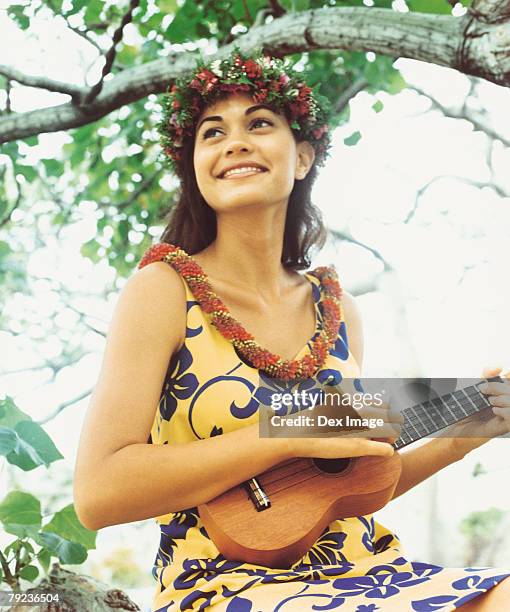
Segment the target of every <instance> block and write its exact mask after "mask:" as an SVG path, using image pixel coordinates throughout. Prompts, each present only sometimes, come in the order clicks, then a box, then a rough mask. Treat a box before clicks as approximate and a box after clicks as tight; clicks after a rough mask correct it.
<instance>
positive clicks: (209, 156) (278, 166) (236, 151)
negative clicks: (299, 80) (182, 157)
mask: <svg viewBox="0 0 510 612" xmlns="http://www.w3.org/2000/svg"><path fill="white" fill-rule="evenodd" d="M313 159H314V150H313V147H312V146H311V145H310V144H309V143H308V142H300V143H296V141H295V140H294V136H293V134H292V131H291V129H290V127H289V124H288V122H287V119H286V118H285V116H283V115H280V114H277V113H276V112H274V111H272V110H271V109H270V108H268V107H267V106H264V105H261V104H257V103H256V102H254V101H253V99H252V98H251V96H249V95H244V94H240V95H235V96H230V97H228V98H226V99H224V100H220V101H218V102H216V103H215V104H214V105H211V106H209V107H208V108H206V109H205V110H204V112H203V113H202V115H201V116H200V117H199V119H198V122H197V130H196V137H195V148H194V154H193V163H194V166H195V174H196V178H197V184H198V188H199V189H200V192H201V194H202V196H203V197H204V199H205V200H206V202H207V203H208V204H209V205H210V206H211V207H212V208H213V209H214V210H232V209H233V208H238V207H241V206H249V205H253V204H255V205H270V204H275V203H284V204H286V203H287V202H288V198H289V195H290V193H291V191H292V188H293V186H294V181H295V180H296V179H302V178H304V177H305V176H306V173H307V172H308V170H309V169H310V166H311V165H312V162H313Z"/></svg>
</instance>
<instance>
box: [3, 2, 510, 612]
mask: <svg viewBox="0 0 510 612" xmlns="http://www.w3.org/2000/svg"><path fill="white" fill-rule="evenodd" d="M53 4H54V6H52V3H51V2H45V3H42V2H38V3H37V2H32V3H28V4H21V3H20V4H14V3H12V2H3V3H1V2H0V31H1V33H2V35H1V37H0V57H1V58H2V59H1V63H2V64H6V65H7V64H8V65H9V66H10V67H11V68H12V69H16V70H19V71H21V72H22V73H26V74H30V75H36V76H40V77H44V78H50V79H53V80H55V81H61V82H66V83H71V84H75V85H83V84H84V83H87V84H89V85H91V84H93V83H95V82H96V81H97V80H98V79H99V78H100V75H101V69H102V67H103V64H104V62H103V60H102V59H101V57H102V55H101V54H102V53H103V52H104V50H105V49H107V48H108V46H109V35H111V28H109V26H104V25H103V27H101V25H100V22H103V24H104V23H108V24H109V25H111V24H113V26H112V27H116V26H117V25H118V22H119V21H120V19H119V16H121V15H122V14H123V13H125V11H126V8H127V4H126V5H125V6H124V5H123V3H117V4H116V5H114V4H113V3H104V2H89V3H84V2H81V3H80V2H76V1H75V2H70V1H67V4H66V2H61V1H60V2H57V1H56V0H55V2H54V3H53ZM80 4H81V7H78V5H80ZM143 4H144V6H145V8H144V10H143V12H142V11H140V12H138V13H136V14H135V17H136V19H134V20H133V23H129V24H128V25H127V26H126V27H125V28H124V32H123V37H122V42H121V43H120V45H119V47H118V50H117V56H116V58H115V69H114V70H113V71H112V74H111V75H109V76H113V75H116V74H120V73H121V72H122V71H124V70H128V69H129V68H130V67H132V66H135V65H138V64H141V63H143V60H145V61H146V60H149V59H155V58H156V57H158V56H164V55H167V54H168V52H169V49H173V50H176V51H182V50H194V49H196V48H200V49H202V51H203V52H204V53H208V52H212V51H214V49H215V45H216V46H217V44H218V41H219V42H220V43H221V42H223V41H222V40H221V36H220V34H221V31H220V32H219V33H218V32H217V31H216V32H215V31H214V28H212V27H211V28H210V29H209V30H207V32H206V31H202V32H201V33H200V28H199V27H198V24H199V23H200V22H199V18H198V17H196V18H194V17H193V16H190V17H189V18H188V21H189V20H191V21H193V19H195V21H194V22H193V23H194V24H195V26H194V28H195V29H194V31H193V34H190V32H188V31H187V30H185V26H184V25H182V24H181V22H179V21H178V19H181V21H182V20H183V18H184V17H183V15H182V14H181V16H180V17H178V15H179V14H180V13H179V11H181V13H182V10H181V9H183V7H185V6H188V4H189V3H182V2H181V3H177V2H172V1H171V0H167V1H165V2H162V1H159V2H145V3H143ZM206 4H207V3H206ZM216 4H217V5H219V4H221V3H216ZM225 4H229V3H225ZM233 4H234V5H235V4H236V3H233ZM281 4H282V5H285V3H283V2H282V3H281ZM364 4H365V6H366V7H370V6H372V5H373V4H374V3H373V2H372V3H370V2H365V3H364ZM379 4H380V5H383V4H384V5H385V6H388V7H389V8H391V7H392V8H393V10H396V11H398V10H401V11H404V9H403V8H402V7H403V6H404V7H405V6H406V5H405V3H403V2H402V3H398V2H397V3H379ZM465 4H466V3H465ZM30 5H31V6H30ZM57 5H58V6H57ZM85 5H87V6H85ZM445 5H448V3H446V2H445ZM250 6H251V5H250ZM77 7H78V8H77ZM91 7H92V8H91ZM455 7H456V8H455ZM75 9H77V10H75ZM187 10H191V9H187ZM451 10H452V9H451V7H450V13H451ZM463 10H464V11H465V8H464V7H462V5H461V4H456V5H455V6H454V11H456V14H458V15H462V11H463ZM94 11H95V13H94ZM404 12H405V11H404ZM444 12H446V10H445V11H444ZM174 14H175V15H176V16H175V17H174ZM453 14H455V12H454V13H453ZM200 19H203V20H205V18H204V17H201V18H200ZM176 21H177V24H176V23H175V22H176ZM238 21H239V22H242V19H238ZM95 25H96V26H99V27H95ZM186 27H190V26H189V24H187V25H186ZM204 27H205V26H204ZM232 27H233V26H230V29H231V30H232ZM239 27H242V26H239ZM179 28H180V29H179ZM245 29H246V27H245ZM240 31H242V30H240ZM188 41H191V42H188ZM110 42H111V41H110ZM315 53H317V55H316V57H315V59H314V63H313V67H314V70H315V74H316V77H317V76H319V77H320V75H321V66H322V69H323V70H326V68H327V70H331V71H333V72H332V74H333V73H334V75H336V76H335V78H336V81H335V80H334V79H333V80H332V79H331V78H329V79H323V80H324V82H327V83H328V84H329V85H328V86H330V87H333V85H334V86H335V87H336V88H337V89H338V88H341V87H342V89H341V91H343V92H344V93H345V92H346V91H348V92H350V94H351V95H349V96H348V97H347V98H346V99H344V100H343V102H342V103H343V106H342V107H339V113H338V121H337V127H336V128H335V130H334V137H333V140H334V146H333V149H332V153H331V156H330V158H329V160H328V162H327V164H326V166H325V167H324V168H323V169H322V171H321V173H320V176H319V179H318V181H317V183H316V185H315V188H314V202H315V203H316V204H317V205H318V206H319V208H320V209H321V210H322V212H323V215H324V219H325V222H326V225H327V227H328V228H329V230H330V238H329V241H328V244H327V246H326V247H325V248H324V249H323V250H322V252H320V253H319V254H317V256H316V258H315V260H314V261H313V262H312V267H315V266H317V265H323V264H329V263H334V264H335V266H336V268H337V270H338V272H339V276H340V281H341V283H342V285H343V286H344V288H345V289H346V290H348V291H349V292H351V293H352V294H353V295H355V296H357V299H358V303H359V305H360V307H361V310H362V314H363V320H364V327H365V365H364V375H365V376H367V377H368V376H377V377H383V376H402V377H404V376H413V377H414V376H423V377H448V376H452V377H477V376H479V375H481V372H482V368H483V367H484V366H487V365H501V366H502V367H504V368H506V369H508V368H509V367H510V359H509V357H510V356H509V346H510V327H509V326H508V307H509V301H510V289H509V286H510V285H509V281H508V265H509V261H508V257H509V256H508V241H509V238H510V172H509V168H510V124H509V122H508V108H510V92H509V90H508V89H507V88H504V87H501V86H498V85H494V84H492V83H489V82H488V81H484V80H481V79H477V78H474V77H470V76H466V75H464V74H461V73H460V72H457V71H454V70H451V69H449V68H444V67H440V66H437V65H433V64H428V63H424V62H418V61H414V60H408V59H399V60H397V61H396V62H394V61H393V60H392V59H390V58H387V57H383V56H378V55H376V54H374V53H372V52H367V53H361V52H341V53H340V52H335V53H334V54H330V53H327V52H320V51H319V52H315ZM338 57H341V58H342V62H339V61H338ZM335 58H336V59H335ZM307 61H308V55H307V54H304V56H303V65H304V64H306V63H307ZM342 66H343V67H342ZM2 75H3V76H2ZM107 79H108V77H107ZM317 80H320V79H319V78H317ZM327 93H328V92H327ZM331 96H332V93H331V91H330V92H329V93H328V97H330V98H331ZM68 100H69V96H68V95H65V94H63V93H56V92H51V91H47V90H44V89H41V88H40V87H29V86H26V85H23V84H20V83H18V82H16V81H15V79H12V78H7V76H5V74H4V73H2V71H1V70H0V109H1V110H2V114H1V115H0V123H1V120H2V119H3V118H4V117H5V116H7V114H8V113H9V112H10V111H12V112H15V113H27V112H29V111H32V110H35V109H44V108H48V107H52V106H55V105H59V104H64V103H66V102H67V101H68ZM159 108H160V107H159V104H158V96H157V95H154V94H150V95H149V96H148V97H146V98H143V99H141V100H138V101H136V102H134V103H131V104H128V105H125V106H121V107H120V108H118V109H116V110H113V111H112V112H111V113H110V114H108V115H106V116H105V117H103V118H101V119H99V120H98V121H95V122H93V123H90V124H87V125H84V126H82V127H79V128H74V129H71V130H68V131H57V132H54V133H43V134H40V135H38V136H32V137H30V138H24V139H20V140H17V141H11V142H8V143H6V144H4V145H1V148H0V182H1V185H0V274H1V287H0V297H1V300H2V312H1V315H0V317H1V319H0V320H1V324H2V331H1V332H0V355H2V359H1V363H0V367H1V370H2V372H1V376H0V399H1V398H2V397H3V398H7V397H9V398H12V401H11V400H8V401H9V402H10V403H9V404H7V403H6V402H7V400H5V401H4V404H3V406H4V409H6V411H5V410H4V412H5V414H7V416H8V415H9V414H11V415H12V414H13V410H14V409H13V408H12V406H13V405H15V406H17V409H19V410H21V411H22V412H23V413H24V414H25V415H28V417H29V418H30V419H31V420H32V421H33V422H34V423H35V424H36V425H37V426H38V427H39V429H37V431H39V430H40V429H42V430H44V432H45V433H46V434H47V436H48V437H49V438H51V440H52V441H53V443H54V445H55V447H56V448H57V449H58V451H59V452H60V454H61V456H62V457H61V458H59V459H58V460H56V458H55V457H53V459H51V461H50V460H49V459H48V461H44V456H43V457H42V458H43V460H41V461H40V462H39V463H38V462H37V457H36V456H35V455H33V453H32V455H31V458H32V459H31V460H32V464H30V465H29V466H28V467H27V465H25V467H22V469H21V470H20V469H18V468H19V467H21V466H20V463H19V462H18V463H16V462H15V461H10V460H9V461H5V462H3V463H2V467H1V470H0V493H1V495H0V499H4V500H5V499H7V498H6V496H8V495H11V497H10V498H9V500H10V501H11V502H12V500H13V499H14V498H13V497H12V492H13V491H21V492H26V493H27V494H30V496H32V497H33V498H34V499H37V500H39V502H40V506H41V516H42V519H43V520H44V517H49V516H51V517H53V518H52V521H53V523H54V525H56V519H55V516H56V514H55V513H57V514H58V513H60V514H58V516H59V517H61V516H63V515H62V514H61V511H62V509H63V508H66V512H71V510H70V509H69V505H70V504H72V471H73V466H74V461H75V456H76V449H77V445H78V438H79V434H80V429H81V424H82V420H83V417H84V414H85V410H86V407H87V402H88V399H89V395H90V393H91V390H92V387H93V385H94V383H95V380H96V377H97V374H98V371H99V367H100V362H101V355H102V351H103V347H104V341H105V333H106V330H107V328H108V322H109V320H110V317H111V314H112V310H113V307H114V305H115V302H116V299H117V295H118V293H119V291H120V289H121V288H122V286H123V284H124V283H125V281H126V279H127V277H129V275H130V274H132V273H133V272H134V270H135V267H136V263H137V261H138V259H139V257H140V255H141V253H142V252H143V251H144V250H145V248H146V247H147V246H148V245H149V244H151V243H152V242H155V241H157V239H158V237H159V235H160V233H161V231H162V228H163V226H164V216H165V214H166V212H167V211H168V209H169V207H170V206H171V204H172V202H173V198H174V191H175V187H176V181H175V178H174V177H172V176H171V175H170V173H169V172H168V170H165V168H164V166H163V165H162V164H161V160H160V159H159V158H158V154H159V149H158V145H157V141H158V136H157V133H156V132H155V129H154V124H155V122H156V120H157V116H158V111H159ZM7 408H8V409H7ZM9 411H10V412H9ZM0 414H1V410H0ZM120 418H122V414H119V419H120ZM18 421H19V419H18ZM11 424H13V421H11ZM0 425H3V426H5V427H9V422H7V421H5V419H4V422H2V421H0ZM34 430H35V425H34ZM18 433H20V436H21V431H19V432H18ZM38 435H39V434H38ZM43 435H44V434H40V436H41V438H40V440H42V436H43ZM21 437H22V436H21ZM6 439H7V438H6ZM26 439H27V440H28V438H26ZM2 442H3V438H1V437H0V446H1V444H2ZM6 443H7V442H6ZM41 444H42V445H43V446H44V444H43V443H42V442H41ZM45 444H46V449H47V448H48V443H47V442H46V443H45ZM11 448H13V447H9V449H11ZM508 448H509V442H508V439H499V440H493V441H491V442H490V443H488V444H486V445H484V446H483V447H481V448H480V449H478V450H477V451H475V452H473V453H472V454H470V455H469V456H468V457H466V459H465V460H463V461H462V462H460V463H457V464H455V465H452V466H450V467H448V468H446V469H445V470H443V471H442V472H441V473H439V474H437V475H436V476H434V477H433V478H431V479H429V480H428V481H426V482H425V483H423V484H421V485H419V486H418V487H416V488H415V489H413V490H412V491H411V492H409V493H408V494H406V495H405V496H403V497H402V498H399V499H397V500H395V501H394V502H392V503H391V504H389V505H388V506H387V507H386V508H384V509H383V510H382V511H380V512H379V513H378V514H377V515H376V518H377V519H378V520H379V521H380V522H382V523H383V524H385V525H387V526H388V527H389V528H391V529H392V530H394V531H395V532H396V533H397V534H398V535H399V536H400V538H401V540H402V544H403V547H404V549H405V550H406V552H407V554H408V556H409V557H410V558H412V559H416V560H421V561H427V562H431V563H437V564H444V565H454V566H461V565H462V566H476V565H482V566H486V565H500V566H507V567H509V566H510V539H509V538H510V536H509V535H508V534H509V533H510V529H509V527H510V512H509V507H510V491H509V489H508V487H507V486H504V485H503V483H506V482H508V478H509V475H510V457H509V453H508ZM4 450H5V449H4ZM25 451H26V448H25ZM25 451H24V452H25ZM11 452H15V451H11ZM17 453H18V454H17V456H18V457H19V456H21V454H22V451H20V450H19V449H18V451H17ZM2 454H4V455H8V453H7V452H3V453H2ZM39 454H40V455H44V453H39ZM50 454H51V453H50ZM11 458H12V457H11ZM44 463H48V465H49V464H51V465H49V467H47V466H45V465H44ZM11 464H14V465H11ZM20 500H21V498H20ZM20 500H18V501H19V503H23V504H25V503H28V501H30V500H28V498H24V500H21V501H20ZM13 503H14V502H13ZM16 503H18V502H16ZM31 503H32V502H31ZM10 507H11V508H12V504H11V506H10ZM6 513H7V514H6ZM6 517H7V518H6ZM0 520H2V521H3V523H4V527H5V526H6V525H7V528H6V529H5V530H4V531H3V532H2V533H1V536H0V548H2V550H3V551H4V558H7V557H8V555H7V553H6V552H5V551H6V550H7V549H8V546H9V544H10V543H12V542H13V540H17V539H19V538H23V537H24V538H25V539H26V538H28V537H29V536H30V537H33V538H34V539H35V541H37V542H38V543H39V544H40V545H41V546H42V545H43V544H44V546H46V548H47V549H48V550H49V551H50V552H51V551H55V550H57V547H55V543H53V544H52V543H51V542H50V541H49V539H48V538H46V540H44V539H43V540H40V538H39V540H38V539H37V537H35V535H34V534H35V531H33V532H31V531H30V530H29V529H28V527H27V526H25V531H23V530H22V531H21V532H20V530H19V528H18V529H17V530H16V528H14V529H13V528H12V524H14V523H16V521H14V520H12V517H11V520H9V519H8V504H6V503H5V502H4V503H3V504H2V503H0ZM38 520H39V519H38ZM73 520H75V519H74V518H73ZM36 523H37V522H36ZM39 523H40V520H39ZM8 525H11V527H10V528H9V527H8ZM73 525H74V527H73V528H72V530H70V531H68V532H66V530H65V529H64V528H63V527H62V528H60V530H59V529H57V528H56V527H55V529H54V530H53V531H52V530H51V529H50V530H46V531H47V533H48V532H49V531H52V533H59V534H60V536H59V537H60V538H61V540H62V541H63V542H67V543H69V542H73V541H75V542H80V544H78V546H81V547H82V548H83V549H84V550H85V553H84V555H83V550H82V551H79V550H78V549H76V550H75V551H74V552H75V553H76V554H78V552H80V553H81V556H80V555H78V556H77V557H73V556H72V555H71V556H68V557H64V558H63V559H62V558H61V562H62V560H64V561H65V560H67V561H73V562H72V563H69V564H68V565H66V564H65V563H63V565H64V567H67V568H68V569H70V570H73V571H79V572H81V573H86V574H89V575H91V576H94V577H96V578H97V579H99V580H102V581H104V582H105V583H107V584H109V585H112V586H116V587H119V588H122V589H124V590H125V591H126V592H127V593H128V594H129V595H130V596H131V597H132V599H133V600H134V601H136V602H137V603H138V604H139V605H140V606H144V608H143V609H148V606H149V605H150V601H151V598H152V593H153V591H154V588H155V582H154V581H153V578H152V576H151V569H152V564H153V561H154V558H155V556H156V552H157V548H158V544H159V530H158V527H157V525H156V523H155V522H154V521H150V520H149V521H142V522H139V523H133V524H128V525H117V526H114V527H109V528H106V529H103V530H101V531H100V532H99V533H98V534H97V537H96V538H95V541H93V540H91V539H90V537H89V535H90V534H84V533H82V532H80V531H79V528H78V527H77V526H76V523H73ZM36 526H37V525H36ZM39 527H40V524H39ZM84 531H85V530H84ZM20 533H21V535H20ZM23 534H24V535H23ZM40 542H43V544H41V543H40ZM60 543H62V542H60ZM52 546H53V548H52ZM94 546H95V547H94ZM13 550H14V549H11V551H10V552H13ZM7 552H9V551H7ZM48 554H49V553H48ZM51 554H52V555H53V556H56V553H55V552H51ZM69 554H71V553H69ZM73 554H74V553H73ZM77 559H80V560H81V561H77ZM42 560H43V566H42V567H44V559H42ZM46 560H47V559H46ZM31 566H32V567H38V566H37V563H32V564H31ZM4 573H5V572H4ZM37 574H38V575H39V577H41V576H42V574H43V572H42V569H41V568H39V569H38V570H37ZM37 574H36V573H35V570H32V571H29V570H25V575H24V577H23V581H22V582H21V584H22V585H23V586H24V587H26V586H27V584H28V583H29V582H32V581H34V580H35V579H36V576H37Z"/></svg>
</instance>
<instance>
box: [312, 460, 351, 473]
mask: <svg viewBox="0 0 510 612" xmlns="http://www.w3.org/2000/svg"><path fill="white" fill-rule="evenodd" d="M313 462H314V464H315V465H316V466H317V468H318V469H319V470H320V471H321V472H325V473H326V474H341V473H342V472H345V470H346V469H347V468H348V467H349V465H350V463H351V460H350V459H349V458H344V457H343V458H341V459H314V460H313Z"/></svg>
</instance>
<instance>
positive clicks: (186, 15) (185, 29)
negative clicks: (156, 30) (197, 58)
mask: <svg viewBox="0 0 510 612" xmlns="http://www.w3.org/2000/svg"><path fill="white" fill-rule="evenodd" d="M199 18H200V11H199V9H198V7H197V6H196V4H195V2H190V0H186V1H185V3H184V4H183V5H182V6H181V8H180V9H179V11H178V12H177V13H176V15H175V17H174V19H173V21H172V23H171V24H170V25H169V26H168V28H167V31H166V38H168V40H170V41H171V42H173V43H184V42H188V41H190V40H195V39H196V37H197V36H196V27H195V26H196V23H197V21H198V20H199Z"/></svg>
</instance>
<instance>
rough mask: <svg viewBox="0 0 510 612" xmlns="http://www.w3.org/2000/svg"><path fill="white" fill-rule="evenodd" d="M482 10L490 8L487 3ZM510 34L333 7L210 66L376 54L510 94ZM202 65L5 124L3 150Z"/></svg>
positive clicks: (148, 69) (175, 67) (295, 20)
mask: <svg viewBox="0 0 510 612" xmlns="http://www.w3.org/2000/svg"><path fill="white" fill-rule="evenodd" d="M486 1H493V0H486ZM478 6H479V7H480V6H483V3H481V0H480V2H479V3H478ZM509 32H510V28H509V27H508V23H504V24H500V23H498V24H496V25H493V24H487V23H483V22H481V21H478V20H477V19H475V18H474V17H473V15H471V14H469V13H468V14H466V15H465V16H464V17H453V16H449V15H430V14H424V13H399V12H396V11H393V10H390V9H379V8H371V9H370V10H367V9H366V8H361V7H341V8H338V7H334V8H333V7H329V8H322V9H315V10H313V11H303V12H301V13H293V14H292V15H284V16H282V17H279V18H278V19H275V20H273V21H272V22H271V23H268V24H263V25H260V26H257V27H252V28H251V29H250V30H249V31H248V32H247V33H246V34H244V35H242V36H240V37H238V38H236V40H235V41H234V42H233V43H231V44H229V45H225V46H223V47H222V48H221V49H220V50H219V51H218V52H217V53H216V54H215V55H214V56H210V59H213V58H214V59H222V58H224V57H226V56H227V55H229V54H230V53H231V51H232V50H233V45H234V44H237V45H238V46H239V47H240V49H241V51H243V52H245V53H250V52H253V50H254V49H255V48H258V47H262V48H264V50H266V51H267V52H269V53H273V54H274V55H277V56H282V55H287V54H291V53H299V52H303V51H310V50H312V49H334V50H340V49H348V50H353V51H374V52H376V53H381V54H383V55H388V56H391V57H409V58H413V59H417V60H422V61H426V62H432V63H435V64H438V65H442V66H449V67H451V68H457V69H461V70H462V71H463V72H465V73H466V74H471V75H474V76H483V77H484V78H485V79H487V80H490V81H492V82H494V83H499V84H501V85H506V86H510V33H509ZM481 38H483V41H481ZM310 41H313V45H311V44H310ZM195 57H196V56H195V55H194V54H191V53H189V52H188V51H183V52H179V53H175V54H172V55H170V56H168V57H166V58H160V59H157V60H155V61H152V62H148V63H146V64H144V65H142V66H134V67H132V68H129V69H127V70H124V71H123V72H122V73H121V74H119V75H117V76H115V78H113V79H111V80H110V81H108V82H106V83H104V86H103V89H102V91H101V93H100V94H99V95H98V96H97V98H95V100H93V102H91V103H90V104H89V105H88V106H85V107H82V108H79V107H78V106H77V105H76V104H73V103H67V104H62V105H60V106H54V107H52V108H45V109H39V110H35V111H31V112H28V113H20V114H14V115H10V116H4V117H1V118H0V143H3V142H9V141H11V140H16V139H18V138H26V137H28V136H32V135H34V134H39V133H42V132H54V131H58V130H66V129H70V128H75V127H79V126H81V125H85V124H87V123H91V122H93V121H96V120H97V119H100V118H101V117H104V116H105V115H107V114H108V113H110V112H111V111H113V110H115V109H117V108H120V107H121V106H123V105H125V104H129V103H130V102H135V101H136V100H140V99H142V98H145V97H146V96H148V95H149V94H151V93H155V94H157V93H162V92H164V91H166V90H167V88H168V85H169V84H170V82H171V81H172V80H173V79H175V78H177V77H179V76H181V75H182V74H183V73H185V72H188V71H190V70H192V69H193V68H194V67H195Z"/></svg>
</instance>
